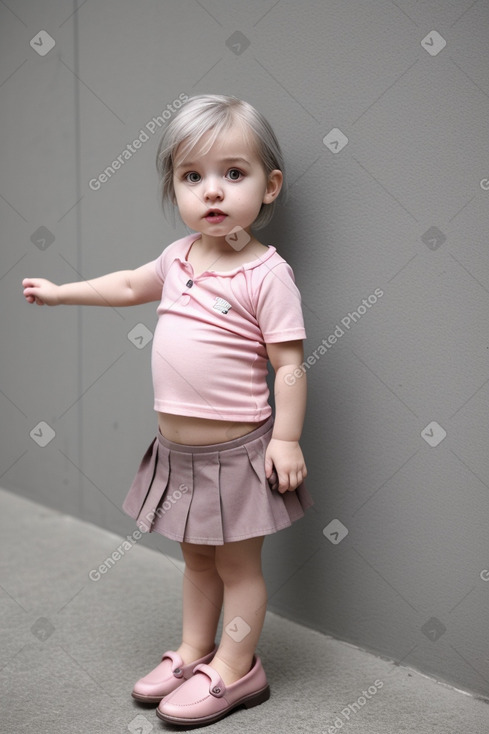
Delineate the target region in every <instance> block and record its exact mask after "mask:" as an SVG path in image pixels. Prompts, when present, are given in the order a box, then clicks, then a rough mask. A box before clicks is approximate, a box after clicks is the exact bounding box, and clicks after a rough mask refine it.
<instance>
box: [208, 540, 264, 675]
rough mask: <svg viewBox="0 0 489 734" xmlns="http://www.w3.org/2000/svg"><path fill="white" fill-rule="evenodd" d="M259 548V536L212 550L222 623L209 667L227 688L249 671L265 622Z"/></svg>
mask: <svg viewBox="0 0 489 734" xmlns="http://www.w3.org/2000/svg"><path fill="white" fill-rule="evenodd" d="M262 545H263V537H259V538H248V539H247V540H241V541H238V542H236V543H225V544H224V545H222V546H216V548H215V552H216V555H215V563H216V569H217V572H218V574H219V576H220V578H221V579H222V581H223V583H224V620H223V633H222V638H221V642H220V645H219V649H218V651H217V653H216V655H215V656H214V659H213V660H212V662H211V663H210V665H211V666H212V667H213V668H215V669H216V670H217V672H218V673H219V675H220V676H221V678H222V679H223V681H224V683H225V684H226V685H230V684H231V683H234V682H235V681H237V680H239V678H242V677H243V676H244V675H246V674H247V673H248V672H249V671H250V669H251V665H252V661H253V655H254V654H255V650H256V646H257V644H258V639H259V637H260V634H261V630H262V627H263V622H264V620H265V613H266V606H267V591H266V587H265V580H264V578H263V574H262V568H261V549H262ZM230 623H231V624H230ZM228 625H230V626H229V628H228V631H226V627H227V626H228ZM248 628H249V629H248Z"/></svg>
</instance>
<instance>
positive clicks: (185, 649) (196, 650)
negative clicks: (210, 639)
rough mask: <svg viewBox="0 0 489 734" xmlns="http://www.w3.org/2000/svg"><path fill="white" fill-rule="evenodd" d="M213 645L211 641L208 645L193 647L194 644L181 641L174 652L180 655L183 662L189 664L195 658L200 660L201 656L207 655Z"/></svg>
mask: <svg viewBox="0 0 489 734" xmlns="http://www.w3.org/2000/svg"><path fill="white" fill-rule="evenodd" d="M214 647H215V645H214V643H212V645H211V646H210V647H195V646H194V645H189V644H188V643H186V642H182V644H181V645H180V647H179V648H178V650H177V651H176V652H177V653H178V654H179V655H180V657H181V658H182V660H183V662H184V664H185V665H189V664H190V663H193V662H195V660H200V658H203V657H204V656H205V655H209V653H211V652H212V650H213V649H214Z"/></svg>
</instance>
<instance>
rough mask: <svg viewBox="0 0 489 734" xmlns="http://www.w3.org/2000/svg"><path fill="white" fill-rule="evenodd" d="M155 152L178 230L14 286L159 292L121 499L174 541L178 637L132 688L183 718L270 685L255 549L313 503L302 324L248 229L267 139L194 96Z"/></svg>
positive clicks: (268, 250)
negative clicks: (152, 251)
mask: <svg viewBox="0 0 489 734" xmlns="http://www.w3.org/2000/svg"><path fill="white" fill-rule="evenodd" d="M157 167H158V170H159V173H160V175H161V179H162V190H163V203H164V204H166V203H171V204H175V205H176V206H177V207H178V211H179V213H180V216H181V218H182V220H183V222H184V223H185V224H186V225H187V227H188V228H189V229H190V230H192V231H193V232H192V234H189V235H187V236H186V237H183V238H181V239H179V240H177V241H176V242H174V243H173V244H171V245H169V246H168V247H167V248H166V249H165V250H164V251H163V253H162V254H161V255H160V256H159V257H158V258H157V259H156V260H153V261H152V262H150V263H147V264H146V265H143V266H141V267H139V268H137V269H136V270H132V271H119V272H115V273H111V274H109V275H105V276H102V277H101V278H96V279H94V280H90V281H84V282H79V283H68V284H65V285H61V286H57V285H55V284H53V283H51V282H49V281H47V280H44V279H40V278H26V279H24V281H23V286H24V294H25V297H26V299H27V301H28V302H29V303H37V304H39V305H43V304H47V305H58V304H85V305H95V306H108V305H110V306H114V307H119V306H132V305H136V304H141V303H147V302H149V301H159V306H158V308H157V313H158V316H159V319H158V323H157V326H156V330H155V333H154V338H153V345H152V374H153V384H154V396H155V402H154V408H155V410H156V411H157V415H158V427H159V430H158V435H157V437H156V438H155V439H154V441H153V442H152V444H151V445H150V447H149V448H148V450H147V452H146V454H145V456H144V458H143V460H142V462H141V466H140V467H139V471H138V473H137V475H136V477H135V479H134V482H133V483H132V486H131V488H130V490H129V493H128V494H127V497H126V499H125V500H124V503H123V509H124V511H125V512H126V513H127V514H128V515H129V516H130V517H132V518H134V519H135V520H136V521H137V523H138V526H139V527H140V529H142V530H146V531H148V532H152V531H156V532H158V533H161V534H163V535H165V536H166V537H168V538H172V539H174V540H177V541H178V542H179V543H180V544H181V548H182V553H183V558H184V561H185V573H184V577H183V623H182V641H181V644H180V646H179V647H178V649H177V650H174V651H173V650H171V651H168V652H166V653H165V654H164V655H163V658H162V660H161V662H160V663H159V665H158V666H157V667H156V668H155V669H154V670H152V671H151V672H150V673H149V674H148V675H146V676H145V677H144V678H142V679H141V680H139V681H138V682H137V683H136V684H135V686H134V690H133V692H132V695H133V697H134V698H135V699H137V700H139V701H145V702H151V703H158V704H159V705H158V708H157V714H158V716H159V717H160V718H161V719H163V720H165V721H167V722H171V723H174V724H180V725H198V724H207V723H211V722H213V721H217V720H218V719H220V718H222V717H223V716H225V715H226V714H227V713H228V712H229V711H231V710H232V709H235V708H237V707H238V706H243V705H244V706H246V707H247V708H250V707H251V706H255V705H257V704H260V703H262V702H264V701H266V700H267V699H268V697H269V695H270V693H269V686H268V682H267V679H266V675H265V672H264V670H263V667H262V664H261V661H260V658H259V657H257V655H256V654H255V650H256V646H257V643H258V639H259V637H260V633H261V629H262V626H263V622H264V618H265V611H266V603H267V597H266V588H265V583H264V579H263V575H262V569H261V548H262V544H263V540H264V536H265V535H269V534H271V533H274V532H276V531H278V530H281V529H282V528H285V527H288V526H290V525H291V524H292V523H293V522H294V521H295V520H297V519H299V518H300V517H302V516H303V515H304V510H305V509H306V508H307V507H309V506H310V505H311V504H312V500H311V498H310V496H309V494H308V492H307V490H306V488H305V485H304V483H303V480H304V478H305V477H306V474H307V471H306V466H305V463H304V458H303V455H302V451H301V448H300V446H299V439H300V435H301V431H302V425H303V421H304V414H305V406H306V377H305V375H303V376H302V377H301V379H296V378H294V379H291V375H292V373H293V372H294V370H295V369H297V367H298V366H299V365H300V364H301V363H302V361H303V348H302V340H303V339H304V338H305V336H306V335H305V330H304V322H303V315H302V310H301V298H300V293H299V291H298V289H297V287H296V285H295V282H294V276H293V272H292V269H291V268H290V266H289V265H288V264H287V262H286V261H285V260H284V259H283V258H282V257H281V256H280V255H279V254H278V253H277V251H276V249H275V247H273V246H270V245H269V246H265V245H263V244H262V243H260V242H259V241H258V240H257V239H256V238H255V236H254V234H253V233H252V227H253V229H257V228H259V227H263V226H264V225H265V224H266V223H268V222H269V221H270V219H271V216H272V213H273V209H274V206H275V203H276V201H277V198H278V196H279V194H280V192H281V189H282V184H283V171H284V166H283V160H282V154H281V151H280V148H279V145H278V143H277V140H276V138H275V135H274V133H273V131H272V129H271V128H270V125H269V124H268V123H267V121H266V120H265V119H264V118H263V116H262V115H261V114H260V113H258V112H257V111H256V110H255V109H254V108H253V107H252V106H251V105H249V104H248V103H246V102H243V101H240V100H238V99H236V98H234V97H225V96H220V95H202V96H197V97H193V98H191V99H189V100H188V101H187V102H186V103H185V104H184V105H183V107H182V108H181V109H180V111H179V113H178V114H177V116H176V117H175V118H174V119H173V121H172V122H171V123H170V124H169V125H168V127H167V128H166V131H165V133H164V135H163V138H162V140H161V143H160V146H159V149H158V156H157ZM268 360H270V363H271V365H272V367H273V369H274V371H275V382H274V393H275V418H273V416H272V409H271V407H270V405H269V403H268V397H269V392H268V387H267V382H266V377H267V362H268ZM223 605H224V616H223V633H222V637H221V640H220V642H219V646H218V647H216V646H215V636H216V631H217V626H218V621H219V618H220V613H221V608H222V606H223Z"/></svg>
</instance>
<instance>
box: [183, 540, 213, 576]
mask: <svg viewBox="0 0 489 734" xmlns="http://www.w3.org/2000/svg"><path fill="white" fill-rule="evenodd" d="M183 559H184V561H185V566H186V568H187V569H188V570H189V571H194V572H205V571H215V570H216V565H215V553H214V548H213V547H212V546H208V547H204V548H200V546H199V547H196V548H189V547H187V548H184V549H183Z"/></svg>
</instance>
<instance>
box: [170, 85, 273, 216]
mask: <svg viewBox="0 0 489 734" xmlns="http://www.w3.org/2000/svg"><path fill="white" fill-rule="evenodd" d="M234 122H238V123H240V124H241V126H242V129H243V132H244V133H245V135H246V136H247V137H248V139H249V141H250V143H251V144H253V145H254V147H255V150H256V152H257V154H258V157H259V158H260V160H261V162H262V165H263V167H264V170H265V173H266V175H267V176H268V175H269V174H270V173H271V171H273V170H275V169H278V170H280V171H282V174H284V183H283V185H282V189H281V191H280V194H279V196H278V197H277V198H276V199H275V200H274V201H273V202H272V203H271V204H262V206H261V209H260V212H259V214H258V217H257V218H256V220H255V221H254V222H253V225H252V226H253V228H254V229H261V228H262V227H265V225H267V224H268V223H269V222H270V220H271V219H272V217H273V214H274V211H275V206H276V204H277V202H278V201H279V200H282V199H283V198H285V164H284V159H283V155H282V151H281V149H280V145H279V143H278V141H277V138H276V137H275V133H274V132H273V130H272V128H271V126H270V124H269V123H268V121H267V120H266V119H265V117H264V116H263V115H262V114H261V113H260V112H258V110H256V109H255V108H254V107H252V106H251V105H250V104H249V103H248V102H245V101H244V100H239V99H237V98H236V97H227V96H224V95H220V94H203V95H198V96H196V97H190V99H188V100H187V101H186V102H185V103H184V105H183V106H182V107H181V108H180V110H179V111H178V113H177V115H176V116H175V117H174V118H173V120H172V121H171V122H170V123H169V125H168V127H167V128H166V129H165V132H164V133H163V137H162V139H161V141H160V144H159V146H158V152H157V155H156V169H157V171H158V173H159V175H160V179H161V188H162V204H163V209H165V205H167V204H170V205H173V204H175V189H174V187H173V172H174V167H175V163H176V162H175V154H176V151H177V148H178V146H179V145H180V144H181V143H184V145H183V146H182V151H181V152H182V155H183V156H186V155H187V154H188V153H189V151H190V150H192V148H193V147H194V146H195V145H196V144H197V143H198V142H199V140H200V139H201V138H202V136H203V135H205V133H207V132H209V131H211V130H212V133H211V135H210V136H209V140H208V141H207V145H206V147H205V149H203V150H202V153H204V154H205V153H206V152H207V151H208V150H209V149H210V148H211V147H212V145H213V144H214V142H215V141H216V139H217V138H218V136H219V135H220V134H221V133H222V132H223V131H224V130H227V129H228V128H229V127H230V126H231V125H232V124H233V123H234Z"/></svg>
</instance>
